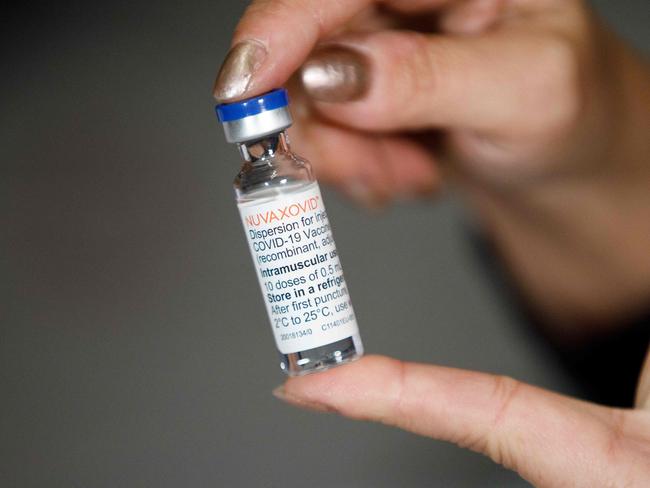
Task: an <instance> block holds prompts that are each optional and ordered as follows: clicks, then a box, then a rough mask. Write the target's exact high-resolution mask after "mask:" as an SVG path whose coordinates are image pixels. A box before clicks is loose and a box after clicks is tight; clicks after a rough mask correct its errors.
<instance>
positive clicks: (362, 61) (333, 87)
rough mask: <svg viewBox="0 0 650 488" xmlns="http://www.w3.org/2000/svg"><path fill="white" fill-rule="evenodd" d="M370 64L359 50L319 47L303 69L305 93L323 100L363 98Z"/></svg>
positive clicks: (302, 77)
mask: <svg viewBox="0 0 650 488" xmlns="http://www.w3.org/2000/svg"><path fill="white" fill-rule="evenodd" d="M368 76H369V63H368V61H367V59H366V57H365V56H364V55H363V54H361V53H360V52H358V51H355V50H352V49H350V48H347V47H343V46H327V47H322V48H320V49H318V50H317V51H316V52H315V53H314V54H312V55H311V57H310V58H309V59H308V60H307V62H306V63H305V64H304V65H303V67H302V68H301V70H300V79H301V80H302V85H303V87H304V90H305V92H306V93H307V94H308V95H309V96H311V97H312V98H313V99H315V100H319V101H323V102H348V101H352V100H357V99H359V98H361V97H362V96H363V95H364V94H365V93H366V91H367V90H368V86H369V79H368Z"/></svg>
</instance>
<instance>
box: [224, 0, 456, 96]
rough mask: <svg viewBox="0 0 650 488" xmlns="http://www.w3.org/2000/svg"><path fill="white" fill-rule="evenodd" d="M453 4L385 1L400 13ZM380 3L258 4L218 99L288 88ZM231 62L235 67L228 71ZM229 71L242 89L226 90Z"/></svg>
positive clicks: (303, 0)
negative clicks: (315, 53) (322, 43)
mask: <svg viewBox="0 0 650 488" xmlns="http://www.w3.org/2000/svg"><path fill="white" fill-rule="evenodd" d="M451 1H453V0H387V1H382V2H381V3H382V5H388V6H389V7H391V8H395V9H396V10H400V11H418V10H432V9H435V8H437V7H440V6H442V5H444V4H447V3H450V2H451ZM378 3H380V2H379V0H340V1H334V0H328V1H325V2H324V1H322V0H256V1H254V2H253V3H252V4H251V5H250V6H249V7H248V8H247V9H246V11H245V12H244V15H243V17H242V18H241V20H240V21H239V24H238V25H237V28H236V30H235V34H234V36H233V40H232V46H233V48H232V49H231V53H234V57H236V58H238V59H230V58H231V54H229V56H228V58H227V59H226V62H224V68H222V72H221V73H220V75H219V78H218V79H217V84H216V86H215V92H214V95H215V97H216V98H217V99H219V100H220V101H221V102H223V101H231V100H236V99H238V98H242V97H243V96H244V95H246V96H253V95H256V94H259V93H263V92H266V91H269V90H272V89H273V88H277V87H278V86H281V85H283V84H284V83H285V82H286V81H287V80H288V79H289V77H290V76H291V74H292V73H293V72H294V71H296V69H297V68H298V67H299V66H300V65H301V64H302V63H303V62H304V61H305V59H306V58H307V56H308V55H309V53H310V52H311V51H312V49H313V48H314V46H315V45H316V43H318V41H319V40H321V39H324V38H326V37H327V36H328V35H329V34H331V33H333V32H335V31H336V30H337V29H339V28H341V27H343V26H345V24H346V23H348V22H349V21H350V20H351V19H352V18H353V17H355V16H356V15H357V14H359V13H360V12H362V11H363V10H364V9H365V8H367V7H369V6H371V5H373V4H378ZM238 46H239V48H238ZM235 51H237V52H235ZM244 57H249V58H251V59H243V58H244ZM229 64H230V65H231V66H233V67H234V69H230V68H227V66H228V65H229ZM242 67H243V68H242ZM224 69H229V70H230V71H236V72H237V75H238V76H240V77H243V78H245V79H242V80H239V81H238V82H237V83H234V85H236V86H237V89H232V88H230V89H226V88H228V87H226V86H225V85H226V84H228V83H229V82H230V81H233V80H230V78H231V77H230V74H229V73H224ZM222 78H223V80H221V79H222ZM220 80H221V82H220ZM220 85H221V86H220Z"/></svg>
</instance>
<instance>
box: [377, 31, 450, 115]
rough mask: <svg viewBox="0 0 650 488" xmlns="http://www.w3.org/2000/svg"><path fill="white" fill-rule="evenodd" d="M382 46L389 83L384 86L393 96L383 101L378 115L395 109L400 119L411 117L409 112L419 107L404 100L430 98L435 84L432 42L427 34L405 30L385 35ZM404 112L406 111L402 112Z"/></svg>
mask: <svg viewBox="0 0 650 488" xmlns="http://www.w3.org/2000/svg"><path fill="white" fill-rule="evenodd" d="M387 36H390V37H389V38H388V37H387V38H385V39H384V40H383V41H384V43H385V44H384V45H385V47H386V49H385V51H384V55H385V56H386V59H385V62H386V66H387V69H389V78H388V80H387V82H388V84H389V86H387V89H388V90H389V93H392V94H393V96H392V97H390V103H386V104H383V107H382V111H383V113H382V114H381V115H383V116H387V115H389V114H390V113H393V112H395V111H396V110H399V112H401V113H402V116H403V118H404V120H411V119H413V117H412V116H411V115H412V114H411V112H414V113H417V112H418V111H419V110H421V107H418V106H417V104H413V103H404V102H408V101H409V100H412V99H413V97H414V95H417V96H418V97H420V96H424V97H429V98H430V97H434V96H435V93H436V86H438V84H439V81H438V77H439V72H440V69H438V67H439V65H440V62H441V61H440V60H439V59H437V58H436V62H435V63H434V61H433V54H432V43H431V40H430V36H427V35H425V34H420V33H409V35H408V36H405V35H403V34H402V35H399V36H393V35H392V34H387ZM406 112H408V113H406Z"/></svg>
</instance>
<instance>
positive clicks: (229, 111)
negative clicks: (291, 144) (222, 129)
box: [215, 88, 289, 122]
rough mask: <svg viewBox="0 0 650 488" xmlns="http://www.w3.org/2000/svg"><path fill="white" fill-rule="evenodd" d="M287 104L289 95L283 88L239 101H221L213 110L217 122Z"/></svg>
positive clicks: (241, 117)
mask: <svg viewBox="0 0 650 488" xmlns="http://www.w3.org/2000/svg"><path fill="white" fill-rule="evenodd" d="M288 105H289V95H288V94H287V90H285V89H284V88H278V89H277V90H273V91H270V92H268V93H264V94H263V95H259V96H257V97H253V98H247V99H246V100H241V101H239V102H233V103H223V104H221V105H217V106H216V107H215V110H216V112H217V117H218V118H219V122H232V121H233V120H240V119H244V118H246V117H250V116H251V115H257V114H260V113H262V112H266V111H268V110H274V109H276V108H282V107H286V106H288Z"/></svg>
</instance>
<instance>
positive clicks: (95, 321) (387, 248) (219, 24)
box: [0, 0, 650, 487]
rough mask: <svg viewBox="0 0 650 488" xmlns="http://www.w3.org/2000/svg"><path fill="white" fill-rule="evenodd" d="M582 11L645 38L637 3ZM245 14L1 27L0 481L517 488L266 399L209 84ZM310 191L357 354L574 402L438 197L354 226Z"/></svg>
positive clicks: (66, 14)
mask: <svg viewBox="0 0 650 488" xmlns="http://www.w3.org/2000/svg"><path fill="white" fill-rule="evenodd" d="M598 4H599V6H600V7H601V9H602V11H603V12H604V13H605V14H606V16H607V17H608V18H609V20H610V21H611V23H612V24H613V25H615V26H616V27H617V28H618V30H619V32H622V33H623V34H624V35H625V36H626V37H627V38H629V39H630V40H632V41H633V42H635V43H636V44H637V45H638V46H641V47H644V46H645V47H646V48H647V46H648V45H649V43H650V37H649V32H648V25H650V12H649V10H650V9H649V8H648V2H647V0H639V1H618V2H614V1H607V2H606V1H601V2H598ZM242 9H243V3H239V2H234V1H228V2H224V1H221V2H218V1H211V2H178V3H173V2H156V3H153V4H148V3H146V2H128V3H127V2H109V3H108V4H106V5H99V4H88V3H73V2H57V3H56V5H50V6H44V7H38V6H36V5H34V6H30V7H29V9H27V8H24V9H23V10H20V11H15V12H13V13H10V15H9V19H10V21H11V22H12V23H11V24H10V26H9V28H7V29H3V34H2V35H3V37H4V39H3V48H2V49H3V53H4V55H3V59H4V61H3V63H5V62H6V63H7V64H6V66H5V68H4V69H3V70H2V77H0V88H1V90H0V97H1V98H0V100H1V110H0V120H1V125H0V127H1V132H0V162H1V166H0V170H1V173H0V174H1V177H0V198H1V201H2V205H1V207H0V219H1V220H0V223H1V231H0V232H1V234H0V251H1V252H0V259H1V262H0V266H1V268H0V272H1V276H2V279H1V281H0V286H2V295H1V297H2V301H1V302H0V306H1V308H0V319H1V321H2V322H1V327H0V397H1V401H0V486H3V487H5V486H6V487H14V486H16V487H31V486H47V487H60V486H61V487H63V486H65V487H72V486H74V487H115V486H120V487H140V486H142V487H144V486H156V487H172V486H174V487H176V486H197V487H202V486H245V487H249V486H264V487H266V486H269V487H279V486H283V487H304V486H310V487H326V486H333V485H335V486H341V487H394V486H403V487H423V486H525V483H524V482H523V481H522V480H520V479H519V478H518V477H517V476H516V475H514V474H511V473H509V472H507V471H505V470H503V469H501V468H499V467H497V466H495V465H493V464H492V463H490V462H489V461H488V460H486V459H484V458H483V457H481V456H479V455H477V454H473V453H469V452H466V451H462V450H460V449H458V448H456V447H454V446H451V445H448V444H444V443H441V442H436V441H432V440H428V439H422V438H418V437H416V436H414V435H411V434H407V433H403V432H400V431H397V430H395V429H390V428H387V427H383V426H378V425H371V424H367V423H355V422H351V421H348V420H345V419H341V418H338V417H335V416H326V415H317V414H312V413H309V412H303V411H299V410H296V409H293V408H290V407H288V406H285V405H283V404H281V403H280V402H278V401H277V400H275V399H274V398H273V397H272V396H271V394H270V391H271V389H272V388H273V387H274V386H276V385H277V384H279V383H280V382H281V381H282V378H283V377H282V376H281V374H280V372H279V369H278V364H277V363H278V361H277V357H276V355H275V352H274V347H273V342H272V337H271V334H270V332H269V330H268V325H267V322H266V317H265V313H264V310H263V305H262V301H261V299H260V297H259V296H258V295H259V290H258V286H257V283H256V282H255V275H254V274H253V269H252V266H251V264H250V259H249V256H248V250H247V248H246V245H245V240H244V235H243V232H242V230H241V229H240V223H239V220H238V216H237V213H236V208H235V206H234V204H233V199H232V194H231V180H232V178H233V176H234V174H235V172H236V170H237V168H238V165H239V163H238V157H237V155H236V152H235V150H234V148H232V147H228V146H227V145H226V144H225V142H224V140H223V136H222V134H221V132H220V130H219V128H218V127H217V124H216V122H215V121H214V118H213V112H212V101H211V97H210V94H209V91H210V88H211V83H212V80H213V76H214V73H215V71H216V69H217V66H218V64H219V62H220V60H221V58H222V57H223V55H224V53H225V50H226V48H227V44H228V39H229V36H230V33H231V32H232V29H233V27H234V25H235V23H236V20H237V18H238V16H239V14H240V13H241V11H242ZM326 198H327V201H328V207H329V211H330V215H331V220H332V222H333V224H334V227H335V231H336V238H337V242H338V247H339V250H340V252H341V254H342V259H343V262H344V266H345V271H346V275H347V279H348V282H349V286H350V289H351V292H352V296H353V299H354V304H355V309H356V311H357V315H358V318H359V321H360V324H361V327H362V333H363V336H364V339H365V343H366V346H367V349H368V350H369V351H371V352H376V353H384V354H389V355H393V356H397V357H400V358H408V359H413V360H421V361H427V362H435V363H439V364H446V365H453V366H458V367H463V368H472V369H479V370H484V371H491V372H496V373H503V374H508V375H512V376H515V377H517V378H519V379H522V380H525V381H528V382H531V383H535V384H538V385H542V386H544V387H548V388H553V389H556V390H560V391H564V392H569V393H576V392H579V390H578V387H577V385H575V384H573V383H572V382H571V381H569V380H568V379H567V377H566V376H565V375H564V373H563V371H562V370H561V369H560V368H559V366H557V365H556V363H555V362H554V361H553V357H552V356H551V355H550V354H549V352H548V351H547V350H546V349H545V348H544V347H542V346H541V345H540V344H538V343H537V341H536V339H535V336H534V335H532V334H530V333H529V331H528V330H527V328H526V324H524V323H521V320H520V319H519V318H518V317H517V315H516V314H515V313H514V312H513V311H512V309H511V307H510V306H509V305H508V302H507V301H506V299H505V297H504V296H503V294H502V293H501V292H500V291H499V290H498V289H497V288H495V287H494V286H493V284H492V283H491V281H490V280H489V278H488V277H487V276H486V274H485V272H484V271H485V270H484V269H483V267H482V266H481V264H480V263H479V261H478V259H477V257H476V255H475V253H474V252H473V249H472V247H471V245H470V243H469V242H468V239H467V233H466V229H465V225H464V223H463V222H464V221H465V218H464V217H463V215H462V214H463V212H462V210H461V209H460V208H459V207H458V205H457V204H455V203H454V201H453V199H451V198H449V197H446V198H444V199H443V200H442V201H441V202H440V203H437V204H430V203H421V204H410V205H400V206H397V207H395V208H392V209H390V210H388V211H386V212H383V213H380V214H378V215H368V213H366V212H364V211H362V210H359V209H356V208H354V207H352V206H350V205H349V204H348V203H347V202H345V201H343V200H342V199H340V198H339V196H338V195H337V194H336V193H334V192H331V191H328V192H327V194H326ZM387 236H390V238H388V237H387ZM387 277H390V279H387Z"/></svg>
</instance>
